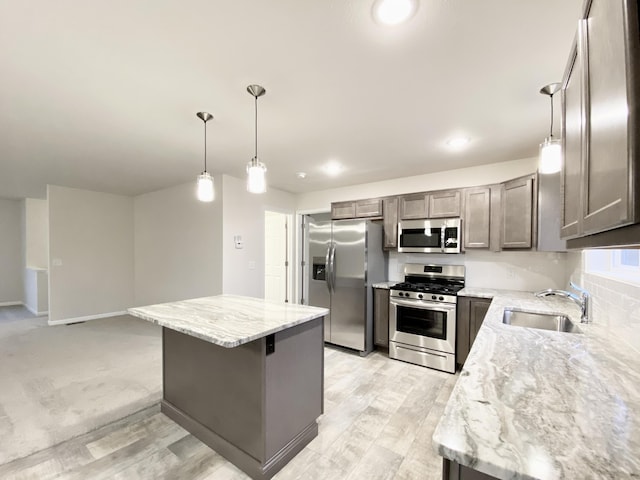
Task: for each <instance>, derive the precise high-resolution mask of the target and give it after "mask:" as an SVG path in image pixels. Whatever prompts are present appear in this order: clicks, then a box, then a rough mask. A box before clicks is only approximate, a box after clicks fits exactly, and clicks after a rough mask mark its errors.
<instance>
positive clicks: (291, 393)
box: [129, 295, 329, 480]
mask: <svg viewBox="0 0 640 480" xmlns="http://www.w3.org/2000/svg"><path fill="white" fill-rule="evenodd" d="M129 313H130V314H131V315H134V316H137V317H140V318H143V319H145V320H148V321H150V322H153V323H156V324H158V325H161V326H162V383H163V385H162V402H161V404H160V410H161V411H162V413H164V414H165V415H167V416H168V417H169V418H171V419H172V420H173V421H175V422H176V423H177V424H179V425H180V426H182V427H184V428H185V429H186V430H187V431H188V432H190V433H192V434H193V435H194V436H196V437H198V438H199V439H200V440H201V441H202V442H204V443H205V444H207V445H209V446H210V447H211V448H212V449H214V450H215V451H216V452H217V453H218V454H220V455H222V456H223V457H225V458H226V459H227V460H229V461H230V462H231V463H233V464H235V465H236V466H237V467H238V468H240V469H241V470H243V471H244V472H246V473H247V474H248V475H249V476H250V477H251V478H253V479H263V480H267V479H269V478H271V477H272V476H273V475H275V474H276V473H277V472H278V471H279V470H280V469H281V468H282V467H283V466H284V465H286V464H287V462H289V461H290V460H291V459H292V458H293V457H294V456H295V455H296V454H297V453H298V452H300V451H301V450H302V449H303V448H304V447H305V446H306V445H307V444H308V443H309V442H310V441H311V440H313V438H315V437H316V436H317V435H318V424H317V419H318V417H319V416H320V415H321V414H322V411H323V382H324V341H323V331H324V330H323V317H324V315H326V314H327V313H329V310H328V309H326V308H317V307H309V306H305V305H293V304H283V303H275V302H269V301H266V300H262V299H258V298H250V297H239V296H235V295H219V296H216V297H205V298H195V299H192V300H184V301H180V302H171V303H164V304H160V305H151V306H147V307H140V308H131V309H129Z"/></svg>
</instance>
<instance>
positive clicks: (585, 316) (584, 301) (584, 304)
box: [536, 282, 591, 323]
mask: <svg viewBox="0 0 640 480" xmlns="http://www.w3.org/2000/svg"><path fill="white" fill-rule="evenodd" d="M569 286H570V287H571V288H573V289H574V290H577V291H578V292H580V296H578V295H576V294H575V293H572V292H567V291H566V290H555V289H553V288H548V289H546V290H541V291H540V292H536V297H547V296H549V295H559V296H561V297H567V298H570V299H571V300H573V301H574V302H576V304H577V305H578V306H579V307H580V313H581V315H580V323H589V322H590V320H589V304H590V303H591V295H590V294H589V292H587V291H586V290H585V289H583V288H581V287H579V286H578V285H576V284H575V283H573V282H569Z"/></svg>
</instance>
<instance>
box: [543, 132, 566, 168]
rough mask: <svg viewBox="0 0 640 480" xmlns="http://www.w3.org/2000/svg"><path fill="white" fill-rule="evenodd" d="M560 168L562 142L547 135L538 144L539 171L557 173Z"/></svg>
mask: <svg viewBox="0 0 640 480" xmlns="http://www.w3.org/2000/svg"><path fill="white" fill-rule="evenodd" d="M561 168H562V143H561V142H560V140H558V139H556V138H551V137H547V138H545V139H544V142H542V143H541V144H540V163H539V165H538V171H539V172H540V173H544V174H548V173H557V172H559V171H560V170H561Z"/></svg>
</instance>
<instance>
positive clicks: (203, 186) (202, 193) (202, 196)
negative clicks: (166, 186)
mask: <svg viewBox="0 0 640 480" xmlns="http://www.w3.org/2000/svg"><path fill="white" fill-rule="evenodd" d="M196 115H197V116H198V118H199V119H200V120H202V121H203V122H204V171H203V172H202V173H201V174H200V175H198V183H197V187H196V194H197V196H198V200H200V201H201V202H212V201H213V199H214V198H215V191H214V189H213V177H212V176H211V174H210V173H209V172H207V122H208V121H209V120H211V119H212V118H213V115H211V114H210V113H207V112H198V113H196Z"/></svg>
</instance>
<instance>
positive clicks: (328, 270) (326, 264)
mask: <svg viewBox="0 0 640 480" xmlns="http://www.w3.org/2000/svg"><path fill="white" fill-rule="evenodd" d="M332 246H333V245H332V244H329V246H328V247H327V255H326V256H325V259H324V275H325V276H324V281H325V282H326V283H327V290H329V293H331V248H332Z"/></svg>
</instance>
